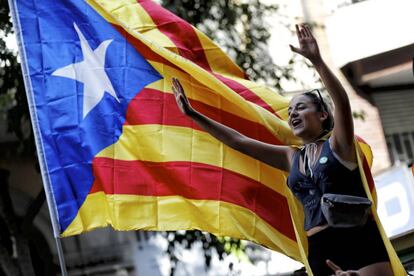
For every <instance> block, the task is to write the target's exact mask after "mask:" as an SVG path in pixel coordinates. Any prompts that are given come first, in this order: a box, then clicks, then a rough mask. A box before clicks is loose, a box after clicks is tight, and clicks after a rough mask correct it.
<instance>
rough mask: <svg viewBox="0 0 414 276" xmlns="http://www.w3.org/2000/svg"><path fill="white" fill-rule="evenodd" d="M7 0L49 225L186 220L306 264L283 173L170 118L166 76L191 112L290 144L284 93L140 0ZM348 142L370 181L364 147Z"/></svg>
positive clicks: (137, 225) (127, 225)
mask: <svg viewBox="0 0 414 276" xmlns="http://www.w3.org/2000/svg"><path fill="white" fill-rule="evenodd" d="M16 2H17V6H18V9H19V10H18V11H17V13H18V15H17V16H18V17H19V20H20V22H21V26H22V27H21V28H22V30H21V31H22V37H24V39H25V41H24V45H23V46H24V47H23V52H24V55H23V61H25V62H26V63H27V64H28V66H27V68H25V69H26V70H27V72H26V73H27V75H28V78H30V81H29V82H28V81H27V83H26V84H27V85H28V87H30V88H31V90H32V91H30V93H32V94H30V93H29V95H32V97H33V98H30V99H29V104H30V106H31V108H32V109H33V110H35V112H33V114H32V117H34V119H33V121H34V123H35V124H34V127H35V128H36V129H35V130H36V131H35V132H36V134H37V135H38V136H37V137H38V140H39V141H38V147H39V152H42V153H43V154H42V156H41V157H42V158H44V159H45V160H43V159H42V160H41V161H43V163H42V162H41V163H42V164H43V166H42V171H43V174H44V175H46V177H44V179H46V180H48V182H50V183H48V184H47V185H46V184H45V185H46V187H48V189H50V193H48V196H49V197H50V198H51V200H53V201H54V202H53V203H51V206H52V207H53V208H56V211H57V214H58V222H59V225H60V230H61V235H62V236H70V235H76V234H79V233H82V232H85V231H89V230H92V229H94V228H97V227H103V226H106V225H111V226H112V227H113V228H115V229H117V230H132V229H144V230H156V231H158V230H179V229H200V230H204V231H208V232H211V233H213V234H215V235H219V236H223V235H224V236H232V237H236V238H241V239H247V240H250V241H253V242H256V243H259V244H262V245H264V246H266V247H268V248H271V249H273V250H277V251H280V252H282V253H284V254H286V255H288V256H291V257H293V258H294V259H296V260H299V261H301V262H303V263H304V264H305V265H306V266H307V268H308V271H310V270H309V266H308V263H307V258H306V255H307V239H306V235H305V232H304V230H303V210H302V207H301V205H300V204H298V201H297V200H296V199H295V198H294V197H293V196H292V194H291V192H290V191H289V189H288V188H287V185H286V177H287V175H286V173H284V172H283V171H280V170H277V169H275V168H272V167H270V166H268V165H266V164H264V163H261V162H259V161H257V160H254V159H252V158H250V157H248V156H246V155H244V154H241V153H240V152H237V151H235V150H233V149H231V148H228V147H227V146H225V145H224V144H222V143H221V142H219V141H217V140H215V139H214V138H213V137H211V136H210V135H209V134H207V133H206V132H204V131H203V130H201V129H200V128H199V127H197V125H195V124H194V122H192V121H191V120H190V119H189V118H187V117H185V116H184V115H182V114H181V113H180V112H179V110H178V107H177V106H176V103H175V99H174V96H173V94H172V90H171V79H172V77H176V78H178V79H179V80H180V82H181V83H182V85H183V87H184V89H185V91H186V92H187V95H188V97H189V98H190V100H191V102H192V104H193V106H194V107H195V108H196V109H197V110H199V111H200V112H202V113H204V114H206V115H207V116H209V117H211V118H213V119H215V120H217V121H219V122H222V123H224V124H226V125H228V126H230V127H232V128H234V129H236V130H237V131H239V132H241V133H243V134H245V135H247V136H249V137H252V138H254V139H258V140H260V141H263V142H266V143H271V144H277V145H297V144H299V141H298V140H297V139H296V138H295V137H294V136H293V134H292V132H291V131H290V129H289V127H288V124H287V122H286V119H287V106H288V102H289V100H288V99H286V98H284V97H282V96H280V95H279V94H277V93H275V92H274V91H272V90H270V89H269V88H266V87H265V86H262V85H258V84H255V83H253V82H250V81H249V80H247V79H246V78H245V75H244V73H243V72H242V71H241V70H240V69H239V67H237V66H236V65H235V64H234V63H233V62H232V61H231V60H230V59H229V57H228V56H227V55H226V54H225V53H223V52H222V51H221V50H220V49H219V48H218V47H217V46H216V45H215V44H214V43H212V42H211V41H210V40H209V39H208V38H207V37H206V36H205V35H204V34H202V33H201V32H199V31H198V30H197V29H195V28H194V27H192V26H191V25H189V24H188V23H186V22H185V21H183V20H182V19H180V18H178V17H177V16H175V15H173V14H172V13H170V12H168V11H166V10H165V9H163V8H161V7H160V6H159V5H158V4H156V3H154V2H152V1H149V0H140V1H136V0H116V1H114V0H87V1H86V3H85V2H84V1H79V0H72V1H67V2H61V1H49V0H48V1H46V0H44V1H39V2H36V3H35V1H33V0H17V1H16ZM33 10H36V12H32V11H33ZM51 10H53V13H52V12H51ZM45 11H47V12H45ZM56 14H60V15H62V16H60V17H59V16H55V15H56ZM72 20H73V22H68V21H72ZM108 22H109V23H110V24H111V25H112V26H110V25H108ZM112 27H113V28H112ZM58 38H59V39H58ZM79 45H80V46H79ZM131 45H132V46H131ZM131 47H133V49H132V50H131ZM80 51H81V52H80ZM107 52H108V53H109V52H111V54H108V55H110V57H108V56H106V58H105V54H106V53H107ZM132 52H133V53H132ZM81 54H82V55H83V59H82V61H80V60H79V56H80V55H81ZM116 57H119V60H117V58H116ZM142 58H143V59H144V61H145V62H144V61H143V60H142ZM138 61H139V62H140V64H139V66H138V65H137V63H138ZM134 62H135V63H134ZM150 67H151V68H150ZM91 71H92V73H93V74H92V73H91ZM141 78H142V79H141ZM96 80H98V81H96ZM79 82H83V83H84V86H83V91H78V90H81V89H79V87H78V83H79ZM132 83H134V84H132ZM90 84H93V85H92V86H93V87H92V86H89V85H90ZM96 87H98V88H100V89H101V90H99V91H96V90H97V88H96ZM57 91H58V92H59V93H57ZM125 91H126V92H125ZM131 95H132V96H131ZM80 99H81V100H80ZM82 101H83V111H80V110H76V111H75V112H74V111H73V109H72V108H73V107H78V106H79V105H80V104H79V102H82ZM124 108H125V109H124ZM124 111H125V112H124ZM112 126H113V128H111V127H112ZM118 126H119V129H118V128H117V127H118ZM37 128H38V129H39V130H38V131H37ZM39 145H40V146H39ZM358 145H359V146H358V149H361V150H362V152H363V153H364V154H365V155H364V154H361V155H360V156H359V165H360V170H361V173H362V175H363V178H364V183H365V187H366V190H367V191H370V190H373V181H372V177H371V175H370V173H369V166H368V163H370V162H371V159H372V156H371V153H370V150H369V147H368V146H367V145H366V143H364V142H363V141H359V142H358ZM90 171H92V172H90ZM370 198H371V194H370ZM374 205H375V204H374ZM373 211H374V215H375V218H376V219H377V221H378V216H377V215H376V212H375V208H373ZM379 226H380V224H379ZM380 230H381V233H382V235H383V237H384V242H385V243H386V245H387V248H388V250H389V253H390V256H391V259H392V261H393V266H394V270H395V272H396V275H402V274H401V273H399V272H401V271H403V270H401V269H402V267H401V265H400V263H399V262H398V258H397V257H396V255H395V252H394V250H393V249H392V247H391V244H390V243H389V241H388V239H387V238H386V236H385V233H384V231H383V229H382V227H381V226H380Z"/></svg>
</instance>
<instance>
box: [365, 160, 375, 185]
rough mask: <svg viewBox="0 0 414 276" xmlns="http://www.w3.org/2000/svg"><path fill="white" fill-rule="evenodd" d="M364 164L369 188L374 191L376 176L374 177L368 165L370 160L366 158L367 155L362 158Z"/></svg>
mask: <svg viewBox="0 0 414 276" xmlns="http://www.w3.org/2000/svg"><path fill="white" fill-rule="evenodd" d="M362 165H363V169H364V172H365V177H366V178H367V182H368V187H369V190H370V191H371V192H372V191H373V190H374V188H375V183H374V178H373V177H372V174H371V169H370V167H369V165H368V161H367V159H366V158H365V156H364V157H363V159H362Z"/></svg>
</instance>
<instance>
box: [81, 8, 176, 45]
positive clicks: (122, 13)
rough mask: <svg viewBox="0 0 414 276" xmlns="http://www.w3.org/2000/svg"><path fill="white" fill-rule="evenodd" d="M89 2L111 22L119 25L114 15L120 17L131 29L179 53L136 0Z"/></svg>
mask: <svg viewBox="0 0 414 276" xmlns="http://www.w3.org/2000/svg"><path fill="white" fill-rule="evenodd" d="M87 2H88V3H89V5H91V6H92V7H93V8H94V9H95V10H96V11H97V12H98V13H99V14H100V15H101V16H102V17H104V18H105V19H106V20H107V21H109V22H110V23H112V24H116V25H118V24H117V22H116V20H115V19H114V17H120V18H122V19H123V20H124V22H125V23H126V24H128V26H129V27H130V28H131V29H133V30H135V31H137V32H140V33H141V34H142V35H143V36H144V37H146V38H147V39H149V40H151V41H156V42H157V44H158V45H160V46H161V47H165V48H168V49H169V50H170V51H173V52H175V53H178V49H177V48H176V46H175V44H174V43H173V42H172V41H171V39H169V38H168V36H166V35H165V34H163V33H162V32H160V31H159V30H158V28H157V25H156V24H155V23H154V21H153V20H152V18H151V16H149V14H148V13H147V12H146V11H145V10H144V9H143V8H142V6H141V5H140V4H139V3H138V2H137V1H136V0H117V1H99V0H97V1H93V0H87Z"/></svg>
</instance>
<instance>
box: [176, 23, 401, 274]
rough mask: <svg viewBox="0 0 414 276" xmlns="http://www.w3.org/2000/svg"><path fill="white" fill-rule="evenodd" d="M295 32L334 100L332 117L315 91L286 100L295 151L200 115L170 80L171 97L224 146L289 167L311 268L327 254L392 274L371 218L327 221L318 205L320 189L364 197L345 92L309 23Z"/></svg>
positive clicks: (320, 265)
mask: <svg viewBox="0 0 414 276" xmlns="http://www.w3.org/2000/svg"><path fill="white" fill-rule="evenodd" d="M296 31H297V37H298V40H299V48H296V47H293V46H292V45H290V47H291V50H292V51H293V52H296V53H298V54H300V55H302V56H304V57H305V58H307V59H308V60H309V61H310V62H311V63H312V64H313V66H314V67H315V69H316V71H317V72H318V74H319V75H320V77H321V79H322V81H323V83H324V84H325V87H326V89H327V90H328V92H329V95H330V96H331V98H332V101H333V103H334V105H335V114H334V115H335V116H334V117H333V116H332V114H331V112H330V110H329V108H328V106H327V105H326V103H325V102H324V101H323V99H322V98H321V96H320V94H319V92H318V93H313V92H307V93H304V94H302V95H299V96H296V97H294V98H293V99H292V100H291V102H290V104H289V109H288V114H289V126H290V128H291V129H292V131H293V133H294V135H296V136H297V137H299V138H300V139H301V140H302V141H303V143H304V145H305V146H304V149H303V150H298V149H296V148H292V147H288V146H279V145H271V144H266V143H262V142H260V141H257V140H254V139H251V138H249V137H246V136H244V135H242V134H240V133H239V132H237V131H235V130H233V129H231V128H229V127H227V126H224V125H222V124H220V123H218V122H216V121H214V120H212V119H210V118H208V117H206V116H204V115H203V114H201V113H199V112H197V111H196V110H194V109H193V108H192V107H191V105H190V103H189V101H188V99H187V97H186V96H185V93H184V91H183V88H182V86H181V85H180V83H179V82H178V80H176V79H173V91H174V94H175V97H176V100H177V104H178V106H179V107H180V109H181V111H182V112H183V113H184V114H186V115H188V116H190V117H191V118H192V119H193V120H194V121H195V122H196V123H197V124H198V125H199V126H200V127H202V128H203V129H204V130H205V131H207V132H209V133H210V134H211V135H212V136H214V137H215V138H217V139H218V140H220V141H222V142H223V143H225V144H226V145H228V146H230V147H232V148H234V149H236V150H238V151H240V152H242V153H244V154H247V155H249V156H251V157H253V158H256V159H258V160H260V161H262V162H264V163H267V164H269V165H270V166H273V167H275V168H278V169H282V170H284V171H287V172H289V173H290V175H289V178H288V183H287V184H288V186H289V188H290V189H291V190H292V192H293V193H294V194H295V196H296V197H297V198H298V199H299V200H300V201H301V203H302V204H303V206H304V211H305V230H306V233H307V235H308V241H309V253H308V259H309V263H310V266H311V268H312V271H313V273H314V274H315V275H317V276H323V275H331V274H332V270H331V269H330V268H329V267H328V265H327V263H326V261H327V260H328V259H329V260H331V261H332V262H334V263H335V264H336V265H337V266H338V267H341V268H342V269H343V270H358V271H359V273H360V274H361V275H375V276H381V275H384V276H385V275H387V276H388V275H393V273H392V269H391V265H390V263H389V259H388V255H387V252H386V250H385V247H384V245H383V242H382V239H381V237H380V234H379V232H378V229H377V227H376V224H375V222H374V221H373V220H372V219H369V220H368V222H367V223H366V224H365V225H364V226H362V227H352V228H333V227H329V226H328V224H327V221H326V219H325V217H324V216H323V214H322V212H321V207H320V199H321V196H322V194H324V193H335V194H349V195H356V196H365V197H366V194H365V192H364V189H363V186H362V182H361V176H360V174H359V170H358V168H357V167H358V166H357V157H356V149H355V146H354V127H353V121H352V112H351V106H350V103H349V99H348V96H347V94H346V92H345V90H344V88H343V87H342V85H341V84H340V82H339V81H338V79H337V78H336V77H335V76H334V74H333V73H332V72H331V70H330V69H329V68H328V67H327V65H326V64H325V62H324V61H323V59H322V57H321V54H320V52H319V47H318V44H317V42H316V40H315V38H314V37H313V35H312V33H311V31H310V30H309V28H308V27H307V26H305V25H300V26H298V25H297V26H296ZM333 118H335V122H334V119H333ZM328 133H331V134H330V136H329V135H327V134H328ZM327 136H329V139H326V137H327ZM329 263H330V262H328V264H329Z"/></svg>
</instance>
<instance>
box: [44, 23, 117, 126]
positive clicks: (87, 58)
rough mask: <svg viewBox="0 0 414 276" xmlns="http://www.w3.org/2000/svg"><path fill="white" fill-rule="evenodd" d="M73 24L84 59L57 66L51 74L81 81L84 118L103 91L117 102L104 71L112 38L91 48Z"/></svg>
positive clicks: (99, 98) (102, 94) (100, 98)
mask: <svg viewBox="0 0 414 276" xmlns="http://www.w3.org/2000/svg"><path fill="white" fill-rule="evenodd" d="M73 26H74V27H75V30H76V32H77V33H78V36H79V40H80V44H81V49H82V54H83V59H84V60H83V61H81V62H78V63H72V64H69V65H67V66H65V67H62V68H59V69H57V70H56V71H54V72H53V73H52V75H53V76H59V77H66V78H70V79H74V80H77V81H80V82H83V84H84V86H83V87H84V88H83V118H85V117H86V115H87V114H88V113H89V111H91V110H92V108H94V107H95V106H96V105H97V104H98V103H99V102H100V101H101V100H102V97H103V96H104V93H105V92H107V93H109V94H110V95H111V96H112V97H114V98H115V99H116V100H117V101H118V102H119V99H118V97H117V96H116V93H115V90H114V88H113V87H112V84H111V81H110V80H109V78H108V75H107V74H106V72H105V55H106V49H107V48H108V46H109V44H110V43H111V42H112V39H110V40H105V41H104V42H102V43H101V44H100V45H99V46H98V48H96V49H95V50H92V49H91V47H90V46H89V44H88V42H87V41H86V39H85V37H84V36H83V34H82V32H81V31H80V30H79V28H78V26H77V25H76V23H73Z"/></svg>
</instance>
